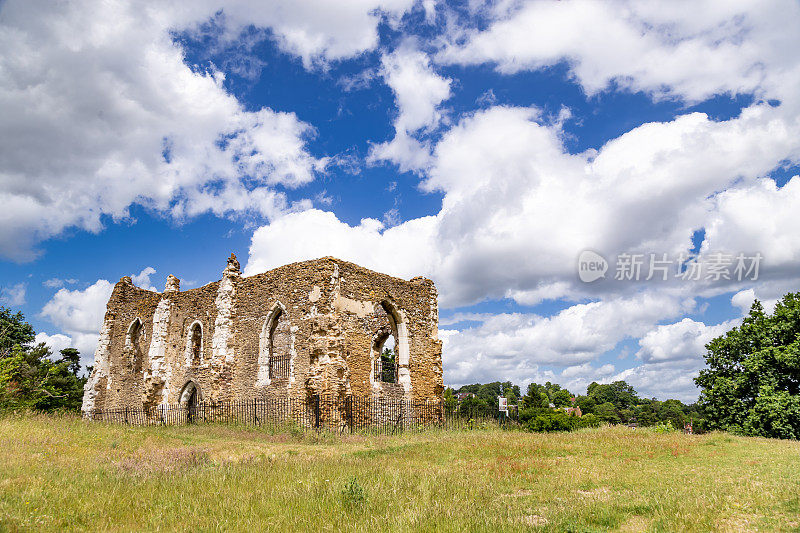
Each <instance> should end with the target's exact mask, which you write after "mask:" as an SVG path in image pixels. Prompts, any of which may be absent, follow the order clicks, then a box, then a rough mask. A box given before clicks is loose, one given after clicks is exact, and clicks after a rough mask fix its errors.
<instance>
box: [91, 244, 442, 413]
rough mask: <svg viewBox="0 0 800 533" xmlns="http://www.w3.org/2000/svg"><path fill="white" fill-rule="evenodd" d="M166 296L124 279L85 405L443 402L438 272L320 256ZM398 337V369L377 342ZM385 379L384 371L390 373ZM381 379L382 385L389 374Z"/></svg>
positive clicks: (234, 272) (233, 273)
mask: <svg viewBox="0 0 800 533" xmlns="http://www.w3.org/2000/svg"><path fill="white" fill-rule="evenodd" d="M179 283H180V281H179V280H178V279H177V278H175V277H174V276H169V278H168V279H167V285H166V288H165V289H164V292H163V293H156V292H152V291H147V290H144V289H141V288H138V287H136V286H134V285H133V283H132V281H131V278H129V277H124V278H122V279H121V280H120V281H119V282H118V283H117V284H116V285H115V286H114V291H113V293H112V294H111V298H110V300H109V302H108V307H107V311H106V315H105V320H104V322H103V327H102V330H101V332H100V341H99V343H98V347H97V351H96V353H95V365H94V370H93V372H92V375H91V377H90V379H89V382H88V383H87V384H86V389H85V392H84V398H83V411H84V412H85V413H87V414H88V413H90V412H91V411H93V410H98V409H99V410H103V409H115V408H121V407H134V408H141V407H145V408H149V407H154V406H157V405H163V404H175V403H181V402H182V403H188V402H192V401H196V400H204V401H217V400H247V399H253V398H269V397H276V398H282V397H291V398H308V397H311V396H314V395H326V396H334V397H337V398H339V399H342V400H343V399H344V398H346V397H347V396H348V395H355V396H359V397H373V398H393V399H406V400H414V401H418V400H436V399H439V398H441V395H442V391H443V383H442V358H441V352H442V348H441V347H442V345H441V341H439V340H438V339H437V331H438V306H437V293H436V288H435V287H434V284H433V282H432V281H431V280H428V279H425V278H421V277H418V278H414V279H412V280H410V281H406V280H403V279H399V278H394V277H391V276H387V275H384V274H379V273H377V272H373V271H370V270H367V269H365V268H362V267H359V266H358V265H355V264H353V263H348V262H346V261H341V260H338V259H335V258H332V257H325V258H322V259H317V260H313V261H304V262H300V263H293V264H290V265H286V266H282V267H280V268H276V269H274V270H271V271H269V272H265V273H263V274H257V275H255V276H250V277H242V276H241V274H240V269H239V263H238V261H237V260H236V257H235V256H234V255H233V254H231V258H230V259H229V260H228V265H227V267H226V268H225V270H224V272H223V275H222V279H221V280H220V281H217V282H214V283H209V284H208V285H205V286H204V287H200V288H197V289H191V290H187V291H181V290H180V286H179ZM389 338H393V339H394V360H395V362H394V363H393V368H391V369H389V370H388V371H383V372H381V366H380V365H381V364H384V365H385V364H388V363H386V362H385V361H379V362H378V363H376V359H380V353H381V350H382V349H383V348H384V346H388V345H389V344H390V343H388V342H387V340H388V339H389ZM386 376H389V378H386ZM382 379H385V381H382Z"/></svg>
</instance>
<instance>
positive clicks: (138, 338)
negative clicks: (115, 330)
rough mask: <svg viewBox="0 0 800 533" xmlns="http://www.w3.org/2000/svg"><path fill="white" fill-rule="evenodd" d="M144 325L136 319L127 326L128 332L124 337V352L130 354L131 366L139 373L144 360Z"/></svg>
mask: <svg viewBox="0 0 800 533" xmlns="http://www.w3.org/2000/svg"><path fill="white" fill-rule="evenodd" d="M143 338H144V324H142V321H141V319H140V318H139V317H136V318H135V319H134V320H133V322H131V325H130V326H128V332H127V333H126V335H125V350H126V351H127V352H128V353H129V354H130V358H131V364H132V366H133V369H134V371H136V372H139V371H140V370H141V369H142V359H144V346H143V344H144V342H143V340H144V339H143Z"/></svg>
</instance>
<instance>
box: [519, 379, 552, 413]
mask: <svg viewBox="0 0 800 533" xmlns="http://www.w3.org/2000/svg"><path fill="white" fill-rule="evenodd" d="M522 401H523V404H524V405H525V407H526V408H543V407H545V408H546V407H547V405H548V404H549V403H550V397H549V396H548V395H547V390H546V389H545V388H544V387H543V386H542V385H539V384H538V383H531V384H530V385H528V390H527V392H526V393H525V396H523V398H522Z"/></svg>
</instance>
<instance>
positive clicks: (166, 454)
mask: <svg viewBox="0 0 800 533" xmlns="http://www.w3.org/2000/svg"><path fill="white" fill-rule="evenodd" d="M209 464H211V459H210V458H209V456H208V452H207V451H206V450H203V449H199V448H161V449H158V448H157V449H151V450H147V451H144V452H138V453H136V454H135V455H133V456H131V457H126V458H124V459H122V460H121V461H120V462H119V463H118V467H119V469H120V470H121V471H122V472H124V473H126V474H130V475H134V476H142V475H149V474H155V473H165V472H176V471H181V472H183V471H186V470H190V469H194V468H198V467H202V466H207V465H209Z"/></svg>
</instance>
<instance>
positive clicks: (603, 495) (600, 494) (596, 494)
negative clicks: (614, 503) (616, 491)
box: [575, 487, 611, 501]
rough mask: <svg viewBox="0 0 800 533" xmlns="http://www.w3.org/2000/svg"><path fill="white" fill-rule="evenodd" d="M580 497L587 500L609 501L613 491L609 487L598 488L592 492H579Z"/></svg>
mask: <svg viewBox="0 0 800 533" xmlns="http://www.w3.org/2000/svg"><path fill="white" fill-rule="evenodd" d="M575 492H577V493H578V496H580V497H581V498H585V499H587V500H595V501H607V500H609V499H610V498H611V491H610V490H608V488H607V487H598V488H596V489H591V490H577V491H575Z"/></svg>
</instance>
